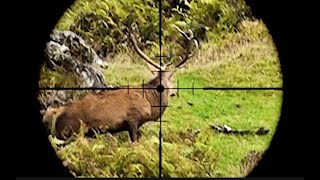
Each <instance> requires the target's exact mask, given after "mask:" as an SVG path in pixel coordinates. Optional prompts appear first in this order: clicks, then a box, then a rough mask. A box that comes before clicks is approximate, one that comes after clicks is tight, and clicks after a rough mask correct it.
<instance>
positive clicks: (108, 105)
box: [43, 26, 198, 142]
mask: <svg viewBox="0 0 320 180" xmlns="http://www.w3.org/2000/svg"><path fill="white" fill-rule="evenodd" d="M175 28H176V29H177V30H178V31H179V32H180V33H181V34H182V35H183V36H184V37H185V39H186V41H185V42H186V45H187V48H186V54H185V55H184V57H183V58H182V57H181V56H180V57H179V58H180V60H181V61H180V62H179V63H178V64H177V65H176V66H175V69H174V70H173V71H165V70H166V67H167V66H169V65H170V64H172V63H168V64H165V65H164V66H161V65H159V64H157V63H155V62H154V61H153V60H151V59H150V58H149V57H148V56H147V55H146V54H144V53H143V52H142V50H141V49H140V48H139V47H138V45H137V40H136V38H135V35H134V34H133V33H132V32H133V31H132V30H128V31H127V32H128V36H129V39H130V40H131V42H132V44H133V47H134V49H135V51H136V52H137V53H138V54H139V56H141V58H142V59H144V60H145V61H146V62H147V65H148V67H149V69H150V70H151V71H152V72H153V74H154V75H155V78H153V79H152V80H150V81H149V82H148V83H146V84H143V85H141V86H130V87H129V88H133V89H129V92H128V90H127V89H122V88H119V89H115V90H106V91H100V92H99V93H98V94H94V93H92V94H88V95H86V96H84V98H82V99H80V100H78V101H76V102H74V103H70V104H67V105H64V106H61V107H59V108H48V109H47V111H46V113H45V115H44V118H43V122H44V123H45V124H47V125H48V124H50V123H51V125H50V129H51V133H52V135H53V136H56V137H57V138H58V139H66V138H68V137H70V136H71V135H72V134H73V133H78V132H79V129H80V125H81V123H82V122H83V123H84V125H85V126H86V127H87V130H89V129H96V130H99V131H102V132H106V131H107V132H110V133H116V132H121V131H129V135H130V139H131V141H132V142H135V141H137V139H138V138H139V137H140V136H141V134H140V132H139V127H141V126H142V125H143V124H144V123H146V122H148V121H156V120H158V119H159V118H160V116H162V114H163V113H164V112H165V110H166V106H167V105H168V97H169V96H173V95H174V93H175V92H174V90H173V89H171V88H173V82H172V80H173V77H174V74H175V72H176V70H177V69H179V68H181V67H183V66H184V65H185V64H186V62H187V60H188V59H189V58H190V57H191V56H192V55H193V54H192V53H190V49H191V46H190V43H191V42H193V41H194V42H195V43H196V45H197V41H196V40H195V38H194V36H193V33H192V31H191V30H189V31H190V33H189V34H187V33H185V32H183V31H182V30H180V29H179V28H178V27H176V26H175ZM197 48H198V47H197ZM154 70H157V71H156V72H155V71H154ZM160 74H161V75H160ZM122 87H124V86H122ZM160 94H161V95H160ZM160 102H161V106H162V107H161V110H160ZM81 121H82V122H81ZM52 125H53V126H52Z"/></svg>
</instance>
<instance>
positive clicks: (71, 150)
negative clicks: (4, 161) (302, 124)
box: [40, 0, 282, 177]
mask: <svg viewBox="0 0 320 180" xmlns="http://www.w3.org/2000/svg"><path fill="white" fill-rule="evenodd" d="M164 2H166V3H165V4H164V7H165V8H168V6H169V5H168V3H169V2H171V1H170V0H165V1H164ZM194 2H196V3H191V4H190V8H191V9H190V11H188V13H182V14H181V12H176V11H173V12H171V13H172V14H171V16H170V13H169V15H168V14H164V22H163V25H164V26H163V29H164V37H163V38H164V40H163V42H164V45H163V47H164V48H163V52H162V53H168V52H169V50H170V49H172V50H173V51H174V53H177V54H178V53H181V52H182V51H183V48H181V47H178V46H177V42H178V41H179V40H181V39H179V38H177V37H179V35H178V33H176V32H174V31H173V30H172V28H171V26H170V24H177V25H179V26H180V27H182V28H183V29H186V28H192V29H194V30H199V27H205V29H207V33H206V34H205V37H204V38H203V39H202V40H201V41H200V44H201V49H200V52H199V53H198V54H197V55H196V56H195V57H193V58H192V59H190V60H189V62H188V64H187V65H186V68H185V69H182V70H180V71H178V73H177V75H176V79H175V83H178V82H179V87H192V82H194V86H195V87H196V88H202V87H207V86H211V87H282V74H281V68H280V62H279V59H278V55H277V51H276V49H275V46H274V44H273V42H272V38H271V36H270V35H269V33H268V30H267V28H266V26H265V25H264V24H263V22H262V21H260V20H256V19H254V18H244V17H242V16H241V14H242V12H243V13H244V12H245V13H247V7H245V6H243V4H242V3H243V1H233V0H220V1H219V0H198V1H194ZM150 4H151V5H150ZM144 8H145V10H143V9H144ZM165 8H163V9H164V10H165ZM126 11H128V12H131V15H132V16H133V17H134V18H131V19H130V18H129V15H130V13H128V12H126ZM86 13H89V14H90V13H94V14H96V15H98V16H92V15H91V16H88V17H87V20H88V21H90V20H92V19H95V18H97V17H98V18H97V19H95V20H97V21H92V22H91V21H90V23H89V25H88V24H86V25H88V26H84V24H85V23H84V24H83V21H81V20H80V19H81V17H84V16H85V14H86ZM245 13H244V14H245ZM128 14H129V15H128ZM139 14H140V15H139ZM247 15H248V14H247ZM99 18H100V20H101V19H102V20H104V21H105V22H106V23H107V26H108V27H109V28H107V30H106V27H105V26H101V22H102V21H99ZM157 18H158V12H157V4H155V3H154V2H153V1H148V0H129V1H128V3H127V4H126V3H124V0H120V1H111V0H109V1H107V0H101V1H85V0H78V1H77V2H76V3H75V4H74V5H73V6H72V7H71V9H70V10H68V11H67V12H66V14H65V16H63V17H62V18H61V20H60V21H59V23H58V24H57V27H56V28H57V29H60V30H73V31H75V32H76V33H77V34H79V35H81V36H82V37H83V38H84V39H85V40H86V41H87V42H88V43H89V44H91V45H92V46H95V47H98V48H97V50H101V49H103V48H107V49H109V51H108V52H110V56H107V57H106V59H107V60H108V62H109V65H110V66H109V67H108V69H106V70H104V71H103V74H104V76H105V79H106V81H107V82H108V84H113V85H123V84H127V83H130V85H137V84H140V83H141V82H142V81H144V82H147V81H148V80H150V79H151V78H152V75H151V73H150V72H149V71H148V69H147V66H146V65H145V64H144V62H142V60H141V59H140V58H139V57H138V55H136V53H134V52H132V49H131V48H129V47H128V46H127V45H128V44H126V42H121V40H120V39H121V38H122V37H123V34H122V32H121V28H123V27H124V26H126V24H128V23H132V22H133V21H135V22H136V23H137V22H138V23H140V36H141V43H142V45H141V48H142V49H143V50H144V52H145V53H146V54H148V55H150V56H151V57H152V56H154V55H155V54H159V52H158V44H157V38H158V37H157V33H158V32H157V28H155V27H156V26H157V25H158V22H157V21H158V19H157ZM145 22H152V23H145ZM102 24H103V23H102ZM106 32H107V33H106ZM200 35H201V33H200ZM92 39H93V41H91V40H92ZM120 42H121V43H120ZM179 48H180V49H179ZM176 59H177V58H176ZM176 59H175V60H176ZM58 73H59V72H58ZM56 76H57V77H56ZM41 77H42V78H41V81H40V84H41V82H42V83H46V84H50V85H57V84H58V85H61V86H63V87H66V86H70V85H72V83H71V82H73V81H72V79H70V80H69V81H70V83H69V81H68V80H67V78H69V76H67V78H62V77H66V76H63V75H61V74H60V75H57V72H55V73H53V72H50V71H47V70H46V69H45V68H44V69H42V74H41ZM68 83H69V84H68ZM281 103H282V91H275V90H268V91H267V90H234V91H221V90H215V91H204V90H200V89H197V90H194V93H193V92H192V90H179V97H177V96H176V97H170V100H169V105H170V107H169V108H168V109H167V110H166V112H165V113H164V115H163V117H162V119H163V120H165V121H166V122H163V124H162V125H163V126H162V138H163V139H162V142H163V146H162V166H163V169H162V176H164V177H243V176H246V175H247V174H248V173H249V172H250V170H251V169H252V168H253V167H254V163H255V161H257V160H258V158H259V157H256V158H253V160H249V161H248V160H246V159H247V158H246V157H247V156H248V155H252V154H254V153H258V154H259V153H262V154H263V152H264V151H265V150H266V149H267V148H268V146H269V144H270V142H271V140H272V137H273V135H274V133H275V131H276V127H277V123H278V119H279V116H280V110H281ZM212 123H214V124H221V125H223V124H226V125H228V126H230V127H232V128H234V129H239V130H257V129H258V128H260V127H265V128H268V129H270V132H269V133H268V134H267V135H265V136H256V135H246V136H239V135H226V134H221V133H218V132H216V131H214V130H213V129H212V128H210V124H212ZM142 131H143V135H142V138H141V140H140V141H139V143H138V144H136V145H132V144H130V143H129V136H128V133H127V132H123V133H118V134H116V135H114V136H110V135H108V134H104V135H98V136H97V138H95V139H89V138H86V137H83V135H81V134H80V135H79V136H78V137H77V138H75V139H74V140H73V141H70V142H64V145H59V144H60V143H61V142H60V141H57V140H55V139H52V138H51V136H49V139H50V141H51V143H52V145H53V147H54V148H55V149H56V151H57V154H58V156H59V157H60V158H61V160H62V163H63V164H64V165H65V166H66V167H68V168H69V169H70V172H71V173H72V174H74V175H75V176H77V177H158V174H159V123H158V122H150V123H147V124H145V125H144V126H143V127H142Z"/></svg>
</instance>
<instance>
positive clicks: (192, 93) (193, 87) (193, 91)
mask: <svg viewBox="0 0 320 180" xmlns="http://www.w3.org/2000/svg"><path fill="white" fill-rule="evenodd" d="M192 95H194V80H192Z"/></svg>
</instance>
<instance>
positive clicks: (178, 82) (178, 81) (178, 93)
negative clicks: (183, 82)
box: [177, 79, 179, 97]
mask: <svg viewBox="0 0 320 180" xmlns="http://www.w3.org/2000/svg"><path fill="white" fill-rule="evenodd" d="M177 89H178V90H177V96H178V97H179V79H178V80H177Z"/></svg>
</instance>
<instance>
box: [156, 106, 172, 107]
mask: <svg viewBox="0 0 320 180" xmlns="http://www.w3.org/2000/svg"><path fill="white" fill-rule="evenodd" d="M151 107H170V106H151Z"/></svg>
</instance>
